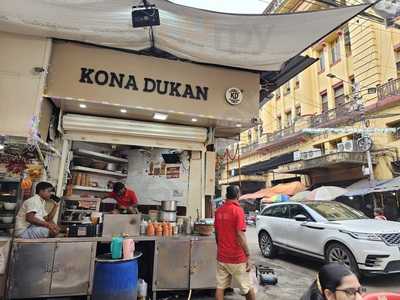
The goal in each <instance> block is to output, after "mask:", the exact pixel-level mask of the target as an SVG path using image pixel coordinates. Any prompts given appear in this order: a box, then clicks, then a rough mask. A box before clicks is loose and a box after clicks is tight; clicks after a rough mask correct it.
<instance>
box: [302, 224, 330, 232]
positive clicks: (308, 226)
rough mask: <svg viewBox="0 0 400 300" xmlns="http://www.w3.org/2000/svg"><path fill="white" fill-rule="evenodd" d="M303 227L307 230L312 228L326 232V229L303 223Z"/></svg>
mask: <svg viewBox="0 0 400 300" xmlns="http://www.w3.org/2000/svg"><path fill="white" fill-rule="evenodd" d="M301 226H303V227H307V228H311V229H315V230H324V229H325V228H324V227H319V226H312V225H310V224H308V223H303V224H301Z"/></svg>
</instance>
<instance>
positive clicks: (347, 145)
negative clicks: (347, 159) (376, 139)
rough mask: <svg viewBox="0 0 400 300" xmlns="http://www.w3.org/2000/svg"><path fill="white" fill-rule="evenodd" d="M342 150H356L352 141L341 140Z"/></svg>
mask: <svg viewBox="0 0 400 300" xmlns="http://www.w3.org/2000/svg"><path fill="white" fill-rule="evenodd" d="M343 147H344V150H343V151H344V152H353V151H355V150H356V147H355V143H354V141H345V142H343Z"/></svg>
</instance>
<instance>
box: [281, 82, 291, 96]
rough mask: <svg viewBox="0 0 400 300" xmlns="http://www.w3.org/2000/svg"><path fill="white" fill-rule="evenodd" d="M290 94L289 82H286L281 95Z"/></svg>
mask: <svg viewBox="0 0 400 300" xmlns="http://www.w3.org/2000/svg"><path fill="white" fill-rule="evenodd" d="M289 93H290V81H288V82H286V83H285V85H284V86H283V94H284V95H287V94H289Z"/></svg>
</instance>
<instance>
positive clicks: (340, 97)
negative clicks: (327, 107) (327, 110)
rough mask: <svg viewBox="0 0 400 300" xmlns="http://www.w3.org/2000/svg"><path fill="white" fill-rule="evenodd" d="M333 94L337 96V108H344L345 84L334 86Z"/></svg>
mask: <svg viewBox="0 0 400 300" xmlns="http://www.w3.org/2000/svg"><path fill="white" fill-rule="evenodd" d="M333 95H334V97H335V108H336V109H341V108H343V106H344V104H345V102H346V100H345V96H344V88H343V84H341V85H339V86H336V87H334V88H333Z"/></svg>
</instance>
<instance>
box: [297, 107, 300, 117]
mask: <svg viewBox="0 0 400 300" xmlns="http://www.w3.org/2000/svg"><path fill="white" fill-rule="evenodd" d="M300 117H301V106H296V118H300Z"/></svg>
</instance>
